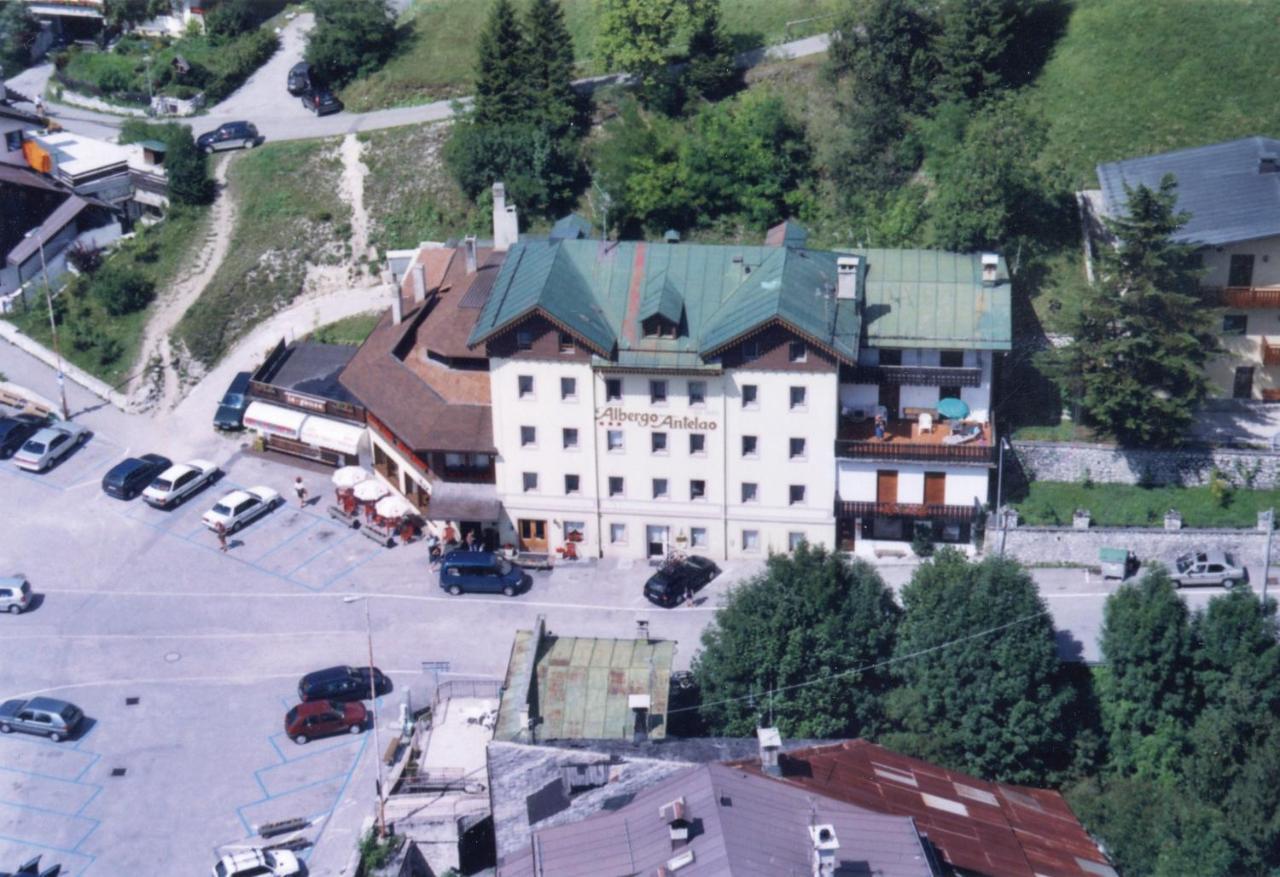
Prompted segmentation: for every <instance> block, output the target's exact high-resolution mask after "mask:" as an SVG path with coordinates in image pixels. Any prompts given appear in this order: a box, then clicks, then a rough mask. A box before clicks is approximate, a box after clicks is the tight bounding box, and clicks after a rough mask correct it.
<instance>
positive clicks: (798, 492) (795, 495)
mask: <svg viewBox="0 0 1280 877" xmlns="http://www.w3.org/2000/svg"><path fill="white" fill-rule="evenodd" d="M791 505H804V485H803V484H793V485H791Z"/></svg>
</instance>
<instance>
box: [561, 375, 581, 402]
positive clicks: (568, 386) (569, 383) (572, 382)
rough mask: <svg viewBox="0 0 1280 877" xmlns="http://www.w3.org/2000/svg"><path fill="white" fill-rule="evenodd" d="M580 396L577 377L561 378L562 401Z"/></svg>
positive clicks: (569, 400) (568, 400) (570, 400)
mask: <svg viewBox="0 0 1280 877" xmlns="http://www.w3.org/2000/svg"><path fill="white" fill-rule="evenodd" d="M577 398H578V379H577V378H561V379H560V401H562V402H572V401H573V400H575V399H577Z"/></svg>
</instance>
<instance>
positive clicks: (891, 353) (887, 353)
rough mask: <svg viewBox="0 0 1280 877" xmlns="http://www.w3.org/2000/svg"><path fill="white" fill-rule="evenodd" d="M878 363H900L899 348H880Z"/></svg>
mask: <svg viewBox="0 0 1280 877" xmlns="http://www.w3.org/2000/svg"><path fill="white" fill-rule="evenodd" d="M880 364H881V365H902V351H901V350H881V351H880Z"/></svg>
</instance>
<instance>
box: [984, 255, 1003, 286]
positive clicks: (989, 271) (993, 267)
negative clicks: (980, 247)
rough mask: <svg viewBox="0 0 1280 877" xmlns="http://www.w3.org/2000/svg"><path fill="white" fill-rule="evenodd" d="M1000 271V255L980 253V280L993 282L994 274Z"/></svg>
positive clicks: (994, 279)
mask: <svg viewBox="0 0 1280 877" xmlns="http://www.w3.org/2000/svg"><path fill="white" fill-rule="evenodd" d="M999 271H1000V257H999V256H997V255H996V254H995V253H983V254H982V282H983V283H985V284H989V285H990V284H994V283H995V282H996V275H997V274H998V273H999Z"/></svg>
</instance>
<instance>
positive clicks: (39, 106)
mask: <svg viewBox="0 0 1280 877" xmlns="http://www.w3.org/2000/svg"><path fill="white" fill-rule="evenodd" d="M36 115H37V116H39V117H40V118H41V119H43V118H44V98H40V97H37V98H36Z"/></svg>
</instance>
